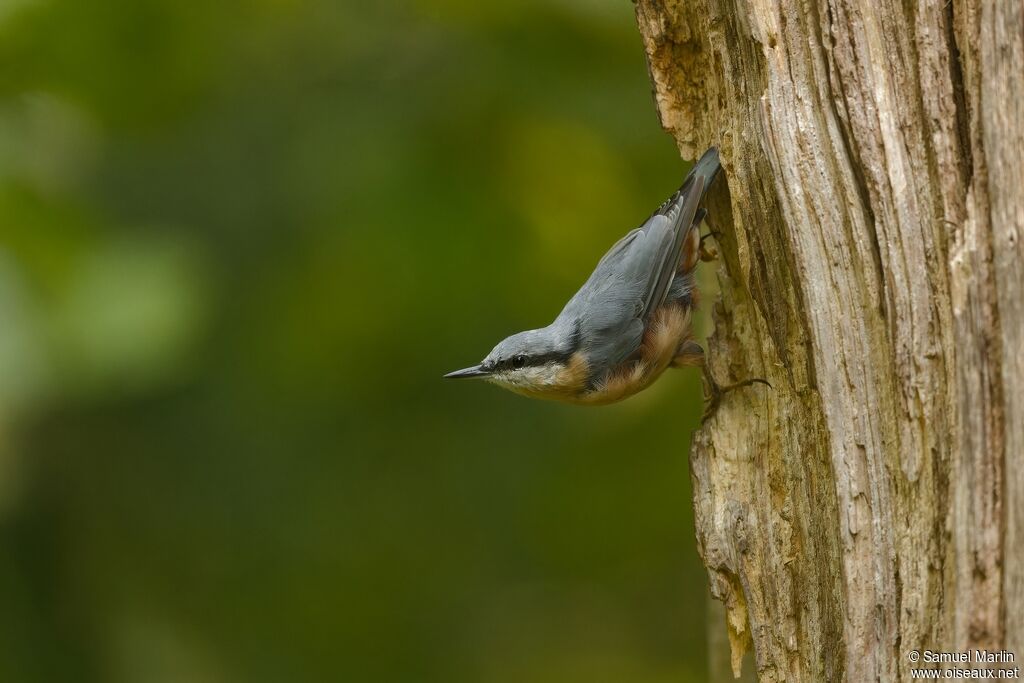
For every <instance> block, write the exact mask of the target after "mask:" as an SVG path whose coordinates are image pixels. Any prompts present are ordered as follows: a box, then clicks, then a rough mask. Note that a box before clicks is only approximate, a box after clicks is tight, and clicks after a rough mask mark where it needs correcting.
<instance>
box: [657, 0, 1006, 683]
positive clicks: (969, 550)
mask: <svg viewBox="0 0 1024 683" xmlns="http://www.w3.org/2000/svg"><path fill="white" fill-rule="evenodd" d="M637 18H638V23H639V26H640V31H641V33H642V35H643V39H644V43H645V46H646V50H647V55H648V61H649V65H650V70H651V76H652V79H653V82H654V85H655V92H656V98H657V104H658V108H659V111H660V115H661V119H662V123H663V125H664V126H665V128H666V129H667V130H668V131H670V132H671V134H672V135H673V136H674V137H675V139H676V141H677V143H678V145H679V149H680V151H681V152H682V155H683V156H684V157H685V158H689V159H694V158H696V157H697V156H698V155H699V154H700V153H701V152H702V151H703V150H704V148H705V147H707V146H709V145H718V146H719V147H720V148H721V151H722V158H723V165H724V167H725V171H726V174H725V175H726V181H727V185H728V187H727V188H726V187H725V185H726V183H721V182H719V184H718V185H719V189H717V190H715V191H713V192H712V195H711V197H710V206H709V211H710V215H711V218H710V223H711V225H712V227H713V228H714V230H716V231H717V232H718V233H720V234H719V236H718V242H719V252H720V265H719V269H718V277H719V281H720V283H721V289H722V295H721V299H720V301H718V302H717V303H716V304H715V311H714V319H715V333H714V335H713V336H712V338H711V339H710V340H709V341H708V359H709V361H708V362H709V369H710V371H711V372H712V375H713V376H714V378H715V379H716V380H717V382H718V383H720V384H722V385H727V384H730V383H733V382H737V381H739V380H743V379H748V378H751V377H759V378H764V379H766V380H768V381H769V382H770V383H771V388H770V389H769V388H767V387H763V386H761V385H753V386H750V387H745V388H742V389H737V390H734V391H731V392H729V393H727V394H725V395H724V397H723V398H722V400H721V403H720V406H719V408H718V410H717V412H715V413H714V414H713V415H712V416H711V417H710V418H709V419H708V420H707V421H706V422H705V423H704V425H703V426H702V427H701V429H700V430H699V431H698V433H697V434H696V436H695V438H694V444H693V449H692V455H691V469H692V477H693V483H694V508H695V518H696V527H697V529H696V532H697V539H698V547H699V548H700V552H701V555H702V558H703V560H704V563H705V564H706V565H707V568H708V573H709V576H710V582H711V591H712V593H713V594H714V596H715V597H717V598H718V599H720V600H722V601H723V602H724V603H725V605H726V609H727V623H728V635H729V641H730V643H731V645H732V653H733V654H732V661H733V668H734V669H735V668H737V667H738V663H739V661H740V658H741V656H742V654H743V652H744V651H745V650H746V649H747V648H749V647H750V646H751V645H752V646H753V651H754V661H755V665H756V669H757V674H758V678H759V680H761V681H838V680H847V681H851V682H854V683H860V682H862V681H874V680H880V681H896V680H909V678H910V674H909V668H910V666H911V662H910V659H909V658H910V656H911V652H912V651H915V650H916V651H919V652H921V651H924V650H933V651H947V652H951V651H962V650H965V649H968V648H986V649H989V650H998V649H1000V648H1004V649H1008V650H1010V651H1012V652H1014V653H1015V654H1016V655H1017V657H1018V664H1020V661H1019V660H1020V658H1021V657H1024V562H1022V560H1024V506H1022V503H1024V500H1022V498H1024V466H1022V465H1021V461H1020V454H1021V453H1022V451H1024V413H1022V408H1024V261H1022V256H1024V245H1022V240H1024V164H1022V157H1024V2H1022V1H1021V0H949V1H946V0H940V1H935V2H913V1H912V0H911V2H898V1H896V0H778V1H775V0H687V2H681V1H680V0H638V3H637Z"/></svg>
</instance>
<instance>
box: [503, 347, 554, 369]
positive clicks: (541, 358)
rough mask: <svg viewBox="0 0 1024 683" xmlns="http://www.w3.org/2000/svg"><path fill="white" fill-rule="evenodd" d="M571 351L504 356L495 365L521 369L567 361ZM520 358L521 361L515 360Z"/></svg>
mask: <svg viewBox="0 0 1024 683" xmlns="http://www.w3.org/2000/svg"><path fill="white" fill-rule="evenodd" d="M571 355H572V354H571V353H562V352H558V351H553V352H551V353H542V354H539V355H536V356H527V355H525V354H516V355H515V356H512V357H511V358H505V359H503V360H500V361H498V362H497V364H496V365H497V367H498V368H500V369H502V370H506V369H512V370H521V369H522V368H532V367H539V366H541V365H547V364H548V363H552V362H562V363H565V362H568V360H569V357H570V356H571ZM518 360H521V361H522V362H517V361H518Z"/></svg>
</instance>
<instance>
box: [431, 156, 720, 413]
mask: <svg viewBox="0 0 1024 683" xmlns="http://www.w3.org/2000/svg"><path fill="white" fill-rule="evenodd" d="M720 169H721V166H720V165H719V162H718V150H717V149H715V148H714V147H712V148H711V149H709V150H708V151H707V152H705V153H704V156H702V157H701V158H700V160H699V161H698V162H697V163H696V164H695V165H694V167H693V170H691V171H690V173H689V175H687V176H686V180H685V182H684V183H683V186H682V187H681V188H679V191H678V192H676V193H675V194H674V195H672V197H671V198H670V199H669V200H668V201H666V202H665V203H664V204H662V205H661V206H660V207H659V208H658V210H657V211H655V212H654V215H652V216H651V217H650V218H648V219H647V221H646V222H645V223H644V224H643V225H641V226H640V227H639V228H637V229H636V230H633V231H632V232H630V233H629V234H628V235H626V236H625V237H623V238H622V239H621V240H619V241H618V242H617V243H616V244H615V246H613V247H612V248H611V250H609V251H608V253H607V254H605V255H604V257H603V258H602V259H601V261H600V262H599V263H598V264H597V268H596V269H595V270H594V272H593V273H592V274H591V276H590V278H589V279H588V280H587V281H586V283H584V285H583V287H581V288H580V290H579V291H578V292H576V294H575V295H574V296H573V297H572V298H571V299H570V300H569V303H567V304H566V305H565V308H563V309H562V312H561V313H560V314H559V315H558V317H557V318H555V321H554V322H553V323H551V324H550V325H548V326H547V327H543V328H541V329H539V330H528V331H526V332H519V333H518V334H514V335H512V336H511V337H508V338H507V339H505V340H504V341H502V342H501V343H499V344H498V345H497V346H495V347H494V350H493V351H491V352H490V353H489V354H487V357H486V358H484V359H483V361H482V362H481V363H480V364H479V365H474V366H473V367H471V368H466V369H464V370H458V371H456V372H452V373H449V374H447V375H445V377H451V378H457V377H481V378H484V379H486V380H488V381H490V382H493V383H495V384H497V385H499V386H502V387H505V388H506V389H510V390H512V391H515V392H517V393H520V394H523V395H526V396H530V397H533V398H546V399H552V400H557V401H565V402H569V403H582V404H591V405H600V404H605V403H613V402H615V401H620V400H622V399H624V398H626V397H628V396H632V395H633V394H635V393H637V392H638V391H641V390H643V389H646V388H647V387H648V386H650V385H651V383H653V382H654V380H656V379H657V378H658V377H659V376H660V375H661V373H662V372H664V371H665V369H666V368H668V367H670V366H674V367H680V366H687V365H701V364H702V363H703V361H704V351H703V349H701V347H700V346H699V345H698V344H697V343H696V342H694V341H693V339H692V338H691V336H690V313H691V310H692V309H693V306H694V303H695V302H694V298H695V294H696V291H695V282H694V270H695V268H696V266H697V261H698V259H699V257H700V243H701V238H700V223H701V221H702V220H703V219H704V215H705V210H704V209H702V208H700V207H699V204H700V201H701V199H702V198H703V197H704V193H705V191H706V190H707V188H708V186H709V185H711V182H712V181H713V180H714V179H715V176H716V175H717V174H718V172H719V170H720Z"/></svg>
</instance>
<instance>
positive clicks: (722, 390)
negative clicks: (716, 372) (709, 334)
mask: <svg viewBox="0 0 1024 683" xmlns="http://www.w3.org/2000/svg"><path fill="white" fill-rule="evenodd" d="M752 384H763V385H765V386H766V387H768V388H769V389H773V388H774V387H772V385H771V383H770V382H769V381H768V380H766V379H761V378H760V377H752V378H750V379H745V380H743V381H740V382H736V383H734V384H727V385H725V386H722V385H720V384H719V383H718V382H716V381H715V378H714V376H712V374H711V370H710V368H709V367H708V366H707V365H705V366H704V396H705V399H706V400H707V404H706V405H705V406H704V415H703V416H702V417H701V423H702V424H703V423H704V422H706V421H707V420H708V419H710V418H711V417H712V416H714V414H715V413H716V412H718V408H719V406H720V405H721V403H722V397H723V396H725V395H726V394H727V393H729V392H730V391H732V390H734V389H742V388H743V387H749V386H750V385H752Z"/></svg>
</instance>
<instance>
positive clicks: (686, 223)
mask: <svg viewBox="0 0 1024 683" xmlns="http://www.w3.org/2000/svg"><path fill="white" fill-rule="evenodd" d="M703 188H704V179H703V178H702V177H698V178H691V179H690V182H688V183H686V184H685V185H684V186H683V188H682V189H681V190H680V191H679V192H678V193H677V194H676V195H674V196H673V197H672V198H671V199H670V200H669V201H667V202H665V204H663V205H662V206H661V207H660V208H659V209H658V211H657V212H655V214H654V215H653V216H651V217H650V218H649V219H647V221H646V222H645V223H644V224H643V225H642V226H640V227H639V228H637V229H636V230H633V231H632V232H630V233H629V234H627V235H626V236H625V237H623V238H622V239H621V240H619V241H618V242H617V243H616V244H615V246H613V247H612V248H611V249H610V250H609V251H608V253H607V254H605V255H604V257H603V258H602V259H601V261H600V262H599V263H598V265H597V268H596V269H595V270H594V272H593V274H592V275H591V276H590V278H589V279H588V280H587V282H586V283H585V284H584V285H583V287H582V288H580V290H579V292H577V293H576V295H575V296H574V297H573V298H572V299H571V300H570V301H569V303H568V304H566V307H565V309H563V311H562V313H561V314H560V315H559V321H560V322H563V323H566V324H568V323H570V322H571V323H573V324H574V325H575V327H576V329H577V331H578V333H579V335H580V341H581V344H583V345H585V346H586V347H587V351H588V358H589V359H590V363H591V368H592V370H593V371H595V372H599V371H601V370H603V369H607V368H611V367H613V366H615V365H617V364H619V363H621V362H622V361H624V360H625V359H626V358H628V357H629V356H630V355H632V354H633V353H634V352H635V351H636V350H637V349H638V348H639V347H640V342H641V341H642V339H643V334H644V329H645V328H646V325H647V322H648V321H649V319H650V316H651V315H652V314H653V313H654V311H655V310H657V308H658V307H659V306H661V305H662V303H664V301H665V297H666V295H667V294H668V289H669V286H670V285H671V284H672V279H673V277H674V276H675V272H676V268H677V267H678V265H679V257H680V253H681V250H682V247H683V243H684V238H685V235H686V233H687V232H688V231H689V229H690V226H691V224H692V223H693V218H694V214H695V213H696V211H697V203H698V202H699V201H700V198H701V195H702V193H703Z"/></svg>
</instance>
